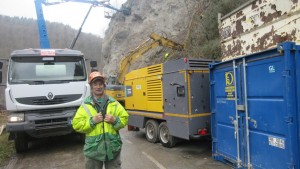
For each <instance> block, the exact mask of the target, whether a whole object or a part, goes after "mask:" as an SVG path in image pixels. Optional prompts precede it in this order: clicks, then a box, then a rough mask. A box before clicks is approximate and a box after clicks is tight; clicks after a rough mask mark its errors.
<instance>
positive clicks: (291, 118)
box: [285, 117, 293, 124]
mask: <svg viewBox="0 0 300 169" xmlns="http://www.w3.org/2000/svg"><path fill="white" fill-rule="evenodd" d="M285 122H286V123H288V124H291V123H293V117H285Z"/></svg>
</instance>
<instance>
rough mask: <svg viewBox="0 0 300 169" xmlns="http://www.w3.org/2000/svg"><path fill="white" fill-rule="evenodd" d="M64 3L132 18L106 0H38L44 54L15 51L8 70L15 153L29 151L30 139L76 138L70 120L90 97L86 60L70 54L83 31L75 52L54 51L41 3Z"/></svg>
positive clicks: (10, 127)
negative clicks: (67, 136) (100, 8)
mask: <svg viewBox="0 0 300 169" xmlns="http://www.w3.org/2000/svg"><path fill="white" fill-rule="evenodd" d="M64 2H81V3H89V4H91V8H92V7H96V6H100V7H106V8H110V9H113V10H117V11H120V12H123V13H124V14H130V11H129V10H125V9H121V10H119V9H117V8H114V7H112V6H111V5H110V4H109V3H108V2H109V1H107V0H103V1H96V0H94V1H91V0H65V1H64V0H60V1H57V2H53V1H52V2H51V3H50V2H48V1H47V0H35V7H36V14H37V23H38V28H39V33H40V49H24V50H15V51H13V52H12V53H11V56H10V58H9V63H8V70H7V82H6V86H7V87H6V89H5V101H6V109H7V111H8V122H7V125H6V130H7V131H8V132H9V133H10V136H9V139H14V142H15V149H16V152H17V153H20V152H24V151H26V150H27V149H28V142H29V140H30V138H41V137H49V136H58V135H66V134H70V133H72V132H73V129H72V126H71V123H72V118H73V116H74V114H75V112H76V110H77V108H78V107H79V106H80V104H81V103H82V101H83V100H84V98H85V97H87V96H88V95H89V94H90V92H89V86H88V83H87V74H88V73H87V69H86V64H85V58H84V55H83V53H82V52H80V51H77V50H72V48H73V46H74V44H75V42H76V40H77V38H78V35H79V33H80V32H79V33H78V34H77V36H76V38H75V39H74V41H73V43H72V45H71V47H70V48H71V49H50V43H49V39H48V35H47V30H46V24H45V20H44V16H43V10H42V4H44V5H54V4H59V3H64ZM91 8H90V9H91ZM89 11H90V10H89ZM87 15H88V14H87ZM85 19H86V18H85ZM79 31H81V28H80V29H79ZM91 66H95V64H94V65H91Z"/></svg>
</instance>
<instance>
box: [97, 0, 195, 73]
mask: <svg viewBox="0 0 300 169" xmlns="http://www.w3.org/2000/svg"><path fill="white" fill-rule="evenodd" d="M198 3H199V0H163V1H161V0H149V1H137V0H128V1H127V2H126V3H125V4H124V5H125V6H126V7H130V8H131V15H129V16H125V15H123V14H122V13H116V14H114V15H113V16H112V19H111V21H110V24H109V28H108V29H107V31H106V32H105V37H104V40H103V45H102V57H103V62H102V63H101V64H100V70H101V71H103V72H104V74H105V75H109V74H116V73H117V71H118V65H119V62H120V60H121V58H122V57H123V56H125V55H126V54H128V53H129V52H130V51H132V50H134V49H135V48H136V47H137V46H139V45H140V44H142V43H143V42H144V41H146V40H147V39H148V38H149V35H150V34H151V33H157V34H159V35H161V36H163V37H166V38H168V39H171V40H172V41H174V42H177V43H181V44H183V43H185V38H186V37H187V33H188V27H189V25H190V22H191V20H192V17H193V14H194V13H195V11H196V7H197V5H198ZM168 50H170V49H164V48H163V47H158V48H155V49H153V50H150V51H149V52H147V53H146V54H145V55H144V57H142V58H141V59H140V60H139V61H137V62H136V63H135V64H133V65H132V66H131V67H130V69H131V70H133V69H137V68H140V67H144V66H148V65H151V64H155V63H161V62H162V61H163V56H164V53H165V52H167V51H168ZM150 58H151V61H149V59H150Z"/></svg>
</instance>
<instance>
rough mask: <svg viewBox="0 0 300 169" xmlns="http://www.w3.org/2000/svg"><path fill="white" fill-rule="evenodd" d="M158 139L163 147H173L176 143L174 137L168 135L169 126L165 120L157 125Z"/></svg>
mask: <svg viewBox="0 0 300 169" xmlns="http://www.w3.org/2000/svg"><path fill="white" fill-rule="evenodd" d="M158 132H159V134H158V135H159V140H160V142H161V144H162V145H163V146H164V147H168V148H171V147H174V146H175V144H176V138H174V137H173V136H171V135H170V133H169V128H168V126H167V123H166V122H162V123H160V125H159V127H158Z"/></svg>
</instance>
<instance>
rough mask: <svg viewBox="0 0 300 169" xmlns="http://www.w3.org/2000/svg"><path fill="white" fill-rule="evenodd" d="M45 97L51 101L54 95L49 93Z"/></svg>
mask: <svg viewBox="0 0 300 169" xmlns="http://www.w3.org/2000/svg"><path fill="white" fill-rule="evenodd" d="M47 96H48V97H47V98H48V100H53V98H54V95H53V93H51V92H49V93H48V95H47Z"/></svg>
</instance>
